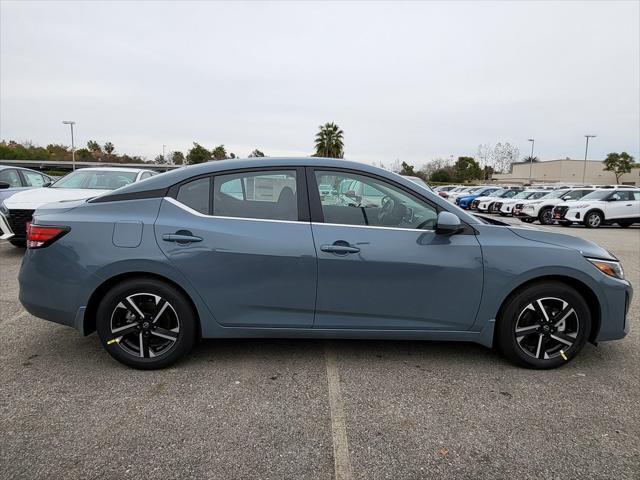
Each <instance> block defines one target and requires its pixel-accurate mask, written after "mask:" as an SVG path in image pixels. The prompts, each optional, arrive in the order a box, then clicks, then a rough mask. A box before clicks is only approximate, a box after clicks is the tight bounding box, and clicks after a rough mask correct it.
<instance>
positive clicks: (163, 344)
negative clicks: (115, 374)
mask: <svg viewBox="0 0 640 480" xmlns="http://www.w3.org/2000/svg"><path fill="white" fill-rule="evenodd" d="M96 330H97V332H98V336H99V337H100V342H101V343H102V346H103V347H104V348H105V349H106V350H107V352H109V354H110V355H111V356H112V357H113V358H115V359H116V360H118V361H119V362H121V363H123V364H125V365H127V366H130V367H133V368H139V369H143V370H153V369H158V368H164V367H167V366H169V365H171V364H173V363H175V362H176V361H178V360H179V359H180V358H181V357H183V356H184V355H186V354H187V353H188V352H189V351H190V350H191V349H192V348H193V346H194V344H195V341H196V317H195V314H194V312H193V309H192V307H191V305H190V303H189V302H188V300H187V299H186V298H185V297H184V295H182V293H180V292H179V291H178V290H176V289H175V288H174V287H172V286H170V285H168V284H167V283H164V282H162V281H159V280H157V279H154V278H136V279H131V280H127V281H124V282H122V283H119V284H118V285H116V286H115V287H114V288H112V289H111V290H109V291H108V292H107V294H106V295H105V296H104V298H103V299H102V301H101V302H100V305H99V306H98V311H97V315H96Z"/></svg>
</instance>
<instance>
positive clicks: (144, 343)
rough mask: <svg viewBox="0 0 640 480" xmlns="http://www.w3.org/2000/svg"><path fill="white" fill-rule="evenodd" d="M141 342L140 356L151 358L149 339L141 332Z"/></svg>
mask: <svg viewBox="0 0 640 480" xmlns="http://www.w3.org/2000/svg"><path fill="white" fill-rule="evenodd" d="M139 343H140V356H141V357H143V358H149V356H150V355H149V340H148V338H147V337H146V336H145V335H143V334H142V332H140V335H139Z"/></svg>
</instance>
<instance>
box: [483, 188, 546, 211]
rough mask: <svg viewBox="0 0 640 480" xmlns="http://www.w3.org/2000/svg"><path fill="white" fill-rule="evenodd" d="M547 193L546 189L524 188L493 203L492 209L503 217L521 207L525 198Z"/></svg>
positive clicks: (529, 198)
mask: <svg viewBox="0 0 640 480" xmlns="http://www.w3.org/2000/svg"><path fill="white" fill-rule="evenodd" d="M547 193H549V191H548V190H525V191H524V192H520V193H518V194H517V195H514V196H513V197H511V198H507V199H504V200H501V201H497V202H495V203H494V211H495V212H496V213H499V214H500V215H502V216H503V217H505V216H507V215H513V210H514V209H518V208H522V205H523V204H524V202H525V201H526V200H535V199H537V198H540V197H542V196H544V195H546V194H547Z"/></svg>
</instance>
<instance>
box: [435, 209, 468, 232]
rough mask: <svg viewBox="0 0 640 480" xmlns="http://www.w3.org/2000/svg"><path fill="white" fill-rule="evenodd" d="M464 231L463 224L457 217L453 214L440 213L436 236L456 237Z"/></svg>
mask: <svg viewBox="0 0 640 480" xmlns="http://www.w3.org/2000/svg"><path fill="white" fill-rule="evenodd" d="M461 230H462V224H461V223H460V219H459V218H458V216H457V215H454V214H453V213H451V212H440V213H439V214H438V219H437V221H436V234H438V235H455V234H456V233H460V231H461Z"/></svg>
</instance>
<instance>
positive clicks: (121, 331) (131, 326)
mask: <svg viewBox="0 0 640 480" xmlns="http://www.w3.org/2000/svg"><path fill="white" fill-rule="evenodd" d="M137 326H138V325H137V324H135V323H128V324H126V325H123V326H121V327H117V328H112V329H111V333H117V334H118V336H119V337H124V336H125V335H129V334H130V333H133V332H135V330H136V327H137Z"/></svg>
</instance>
